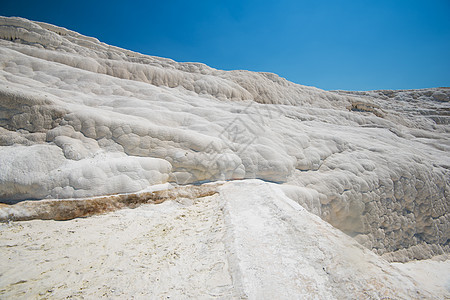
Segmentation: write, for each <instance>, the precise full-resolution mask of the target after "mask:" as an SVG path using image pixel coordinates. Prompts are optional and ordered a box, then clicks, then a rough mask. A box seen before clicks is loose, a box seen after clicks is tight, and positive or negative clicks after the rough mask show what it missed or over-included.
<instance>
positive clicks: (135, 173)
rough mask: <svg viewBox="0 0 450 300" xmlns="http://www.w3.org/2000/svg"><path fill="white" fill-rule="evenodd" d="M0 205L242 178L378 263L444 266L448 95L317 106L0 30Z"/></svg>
mask: <svg viewBox="0 0 450 300" xmlns="http://www.w3.org/2000/svg"><path fill="white" fill-rule="evenodd" d="M0 38H1V39H0V146H1V147H0V201H2V202H4V203H13V202H17V201H22V200H34V199H44V198H56V199H67V198H82V197H91V196H99V195H106V194H115V193H128V192H136V191H139V190H142V189H144V188H146V187H148V186H149V185H155V184H161V183H167V182H171V183H177V184H189V183H198V182H204V181H216V180H232V179H250V178H258V179H262V180H265V181H271V182H275V183H277V184H279V186H280V188H281V189H282V190H283V191H284V192H285V194H286V195H287V196H288V197H290V198H291V199H293V200H295V201H297V202H298V203H300V204H301V205H302V206H304V207H305V208H307V209H308V210H309V211H310V212H313V213H314V214H316V215H318V216H320V217H321V218H322V219H324V220H326V221H328V222H329V223H331V224H332V225H333V226H335V227H337V228H339V229H341V230H342V231H344V232H346V233H348V234H350V235H352V236H354V237H355V238H356V239H357V240H358V241H359V242H360V243H362V244H363V245H365V246H366V247H368V248H370V249H372V250H374V251H375V252H376V253H378V254H384V255H385V257H387V258H389V259H391V260H400V261H402V260H410V259H417V258H418V259H421V258H428V257H431V256H434V255H438V254H442V253H445V252H449V251H450V250H449V248H450V246H449V237H450V226H449V224H450V214H449V199H450V185H449V179H450V156H449V154H448V153H449V151H450V127H449V120H450V117H449V108H450V102H449V100H450V89H448V88H434V89H425V90H409V91H372V92H344V91H333V92H327V91H323V90H320V89H317V88H313V87H307V86H302V85H298V84H294V83H291V82H289V81H287V80H285V79H283V78H280V77H278V76H277V75H274V74H270V73H255V72H249V71H221V70H216V69H213V68H210V67H208V66H206V65H204V64H200V63H178V62H175V61H173V60H170V59H165V58H159V57H152V56H147V55H142V54H139V53H135V52H132V51H128V50H124V49H120V48H117V47H113V46H109V45H106V44H104V43H101V42H99V41H98V40H97V39H95V38H91V37H86V36H83V35H81V34H78V33H76V32H73V31H70V30H67V29H64V28H60V27H57V26H53V25H49V24H45V23H40V22H32V21H28V20H25V19H21V18H5V17H0Z"/></svg>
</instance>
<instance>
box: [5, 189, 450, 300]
mask: <svg viewBox="0 0 450 300" xmlns="http://www.w3.org/2000/svg"><path fill="white" fill-rule="evenodd" d="M448 266H449V261H422V262H417V263H416V262H415V263H408V264H389V263H388V262H387V261H385V260H384V259H382V258H380V257H379V256H377V255H375V254H374V253H373V252H371V251H369V250H367V249H365V248H363V247H362V246H361V245H359V244H357V243H356V242H355V241H354V240H353V239H351V238H350V237H348V236H346V235H345V234H343V233H342V232H340V231H339V230H337V229H335V228H333V227H332V226H331V225H330V224H328V223H326V222H324V221H323V220H321V219H320V218H319V217H317V216H315V215H312V214H310V213H309V212H307V211H306V210H305V209H303V208H302V207H301V206H300V205H298V204H297V203H295V202H293V201H292V200H290V199H289V198H287V197H286V196H284V194H283V192H282V191H281V190H280V189H277V188H275V187H274V185H271V184H268V183H264V182H262V181H258V180H248V181H238V182H233V183H227V184H225V185H223V186H222V187H220V188H219V193H218V194H215V195H212V196H207V197H202V198H196V199H188V198H177V199H176V200H171V201H166V202H164V203H161V204H157V205H155V204H146V205H142V206H140V207H138V208H135V209H122V210H119V211H116V212H111V213H107V214H103V215H98V216H93V217H89V218H79V219H73V220H69V221H51V220H50V221H49V220H46V221H44V220H33V221H17V222H10V223H1V224H0V299H97V298H108V299H149V298H151V299H239V298H240V299H247V298H248V299H305V298H315V299H327V300H328V299H445V297H448V290H446V286H445V285H446V284H447V288H448V279H449V273H448V270H449V268H448ZM427 272H429V273H427ZM433 276H434V277H433ZM445 278H446V279H445Z"/></svg>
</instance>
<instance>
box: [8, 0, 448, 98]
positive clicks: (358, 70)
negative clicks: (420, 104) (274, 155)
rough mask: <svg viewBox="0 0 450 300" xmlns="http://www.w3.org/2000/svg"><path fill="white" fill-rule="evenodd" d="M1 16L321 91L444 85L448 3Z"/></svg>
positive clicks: (14, 2)
mask: <svg viewBox="0 0 450 300" xmlns="http://www.w3.org/2000/svg"><path fill="white" fill-rule="evenodd" d="M0 15H3V16H20V17H25V18H28V19H32V20H37V21H43V22H47V23H52V24H55V25H59V26H63V27H66V28H69V29H72V30H75V31H77V32H80V33H82V34H85V35H89V36H94V37H96V38H98V39H99V40H101V41H102V42H105V43H108V44H112V45H116V46H119V47H123V48H127V49H130V50H134V51H137V52H141V53H144V54H150V55H156V56H163V57H169V58H172V59H174V60H176V61H195V62H202V63H205V64H207V65H209V66H211V67H214V68H218V69H225V70H232V69H246V70H251V71H266V72H273V73H277V74H278V75H280V76H282V77H285V78H287V79H288V80H290V81H293V82H296V83H300V84H304V85H310V86H316V87H319V88H322V89H326V90H332V89H345V90H372V89H409V88H426V87H438V86H450V0H421V1H416V0H372V1H365V0H353V1H339V0H335V1H332V0H329V1H321V0H316V1H314V0H311V1H301V0H297V1H295V0H292V1H284V0H274V1H265V0H258V1H256V0H255V1H253V0H249V1H245V0H204V1H195V0H190V1H189V0H184V1H183V0H160V1H114V0H109V1H103V0H99V1H96V0H91V1H84V0H80V1H64V0H57V1H45V0H43V1H37V0H33V1H23V0H2V1H1V3H0Z"/></svg>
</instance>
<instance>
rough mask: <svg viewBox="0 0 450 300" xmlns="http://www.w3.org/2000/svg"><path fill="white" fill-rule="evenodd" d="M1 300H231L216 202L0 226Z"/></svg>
mask: <svg viewBox="0 0 450 300" xmlns="http://www.w3.org/2000/svg"><path fill="white" fill-rule="evenodd" d="M0 226H1V230H0V257H1V259H0V273H1V275H0V298H2V299H30V298H34V297H36V298H52V299H63V298H76V299H80V298H86V299H95V298H100V297H107V298H122V299H123V298H128V299H130V298H133V297H134V298H136V299H139V298H142V299H143V298H145V297H146V296H147V297H148V296H149V295H152V298H154V299H169V298H172V299H180V298H216V297H217V298H230V297H231V296H232V293H233V287H232V284H231V277H230V275H229V273H228V265H227V257H226V255H225V248H224V245H223V243H222V239H223V234H224V227H223V226H224V225H223V218H222V214H221V210H220V209H219V207H218V203H217V196H211V197H205V198H200V199H198V200H196V201H195V202H193V201H191V200H188V199H179V200H178V201H168V202H165V203H162V204H159V205H143V206H141V207H139V208H136V209H124V210H120V211H117V212H114V213H109V214H106V215H101V216H95V217H91V218H86V219H75V220H70V221H63V222H61V221H41V220H34V221H24V222H13V223H10V224H1V225H0Z"/></svg>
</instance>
